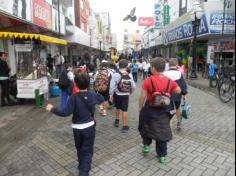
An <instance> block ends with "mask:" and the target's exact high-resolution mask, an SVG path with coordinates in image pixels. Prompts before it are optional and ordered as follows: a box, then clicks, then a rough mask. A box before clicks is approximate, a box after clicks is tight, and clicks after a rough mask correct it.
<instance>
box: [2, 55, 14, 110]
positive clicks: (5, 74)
mask: <svg viewBox="0 0 236 176" xmlns="http://www.w3.org/2000/svg"><path fill="white" fill-rule="evenodd" d="M9 76H10V68H9V66H8V64H7V53H4V52H0V84H1V87H2V88H1V106H2V107H3V106H7V105H10V104H11V103H12V102H11V99H10V96H9ZM6 100H7V102H6Z"/></svg>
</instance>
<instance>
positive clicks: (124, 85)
mask: <svg viewBox="0 0 236 176" xmlns="http://www.w3.org/2000/svg"><path fill="white" fill-rule="evenodd" d="M119 74H120V75H121V80H120V82H119V84H118V90H119V91H120V92H121V93H131V92H132V79H131V78H130V76H129V75H128V74H122V73H121V72H119Z"/></svg>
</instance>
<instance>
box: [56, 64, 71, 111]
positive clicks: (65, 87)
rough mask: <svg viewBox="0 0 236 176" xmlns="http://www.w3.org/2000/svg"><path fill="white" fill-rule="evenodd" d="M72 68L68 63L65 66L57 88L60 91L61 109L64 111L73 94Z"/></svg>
mask: <svg viewBox="0 0 236 176" xmlns="http://www.w3.org/2000/svg"><path fill="white" fill-rule="evenodd" d="M72 71H73V66H72V65H71V64H69V63H66V64H65V68H64V70H63V71H62V73H61V76H60V78H59V83H58V84H59V87H60V89H61V109H64V108H65V106H66V103H67V101H68V98H69V96H70V95H71V94H72V92H73V85H74V74H73V72H72Z"/></svg>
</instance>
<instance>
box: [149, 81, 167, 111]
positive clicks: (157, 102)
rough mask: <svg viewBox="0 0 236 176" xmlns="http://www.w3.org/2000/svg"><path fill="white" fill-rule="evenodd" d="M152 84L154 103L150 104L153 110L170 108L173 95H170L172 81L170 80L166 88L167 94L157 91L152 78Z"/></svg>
mask: <svg viewBox="0 0 236 176" xmlns="http://www.w3.org/2000/svg"><path fill="white" fill-rule="evenodd" d="M150 80H151V84H152V101H151V102H150V106H151V107H153V108H159V109H160V108H166V107H168V106H170V102H171V99H170V97H171V95H170V93H169V88H170V82H171V80H170V79H169V80H168V85H167V87H166V91H165V92H158V91H156V88H155V85H154V83H153V81H152V78H151V77H150Z"/></svg>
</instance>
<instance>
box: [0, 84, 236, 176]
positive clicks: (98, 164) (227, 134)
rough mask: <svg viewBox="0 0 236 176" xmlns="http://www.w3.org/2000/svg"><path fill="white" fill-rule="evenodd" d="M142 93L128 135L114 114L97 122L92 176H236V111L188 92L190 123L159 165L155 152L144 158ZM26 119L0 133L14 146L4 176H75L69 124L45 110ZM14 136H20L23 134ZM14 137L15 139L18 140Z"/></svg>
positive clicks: (1, 169)
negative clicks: (140, 120) (116, 125)
mask: <svg viewBox="0 0 236 176" xmlns="http://www.w3.org/2000/svg"><path fill="white" fill-rule="evenodd" d="M138 92H139V90H137V91H136V93H135V94H134V95H133V96H132V98H131V101H130V102H131V106H130V112H129V115H130V118H129V124H130V126H131V130H130V131H129V133H127V134H123V133H121V129H120V128H119V129H115V128H114V127H113V126H112V124H113V120H114V116H113V112H111V111H110V112H109V115H108V117H100V116H97V122H98V125H97V137H96V145H95V155H94V162H93V169H92V172H91V175H92V176H113V175H114V176H127V175H128V176H162V175H165V176H177V175H178V176H185V175H186V176H187V175H190V176H200V175H202V176H211V175H212V176H213V175H214V176H215V175H216V176H217V175H218V176H234V175H235V107H233V106H229V105H227V104H223V103H221V102H220V101H219V100H218V99H217V98H216V97H214V96H212V95H209V94H207V93H204V92H203V91H201V90H199V89H195V88H190V95H189V97H188V100H189V102H190V103H191V105H192V108H193V113H192V115H191V118H190V119H189V120H187V121H184V124H183V130H182V131H181V132H179V133H178V132H176V131H175V130H174V134H175V135H174V139H173V140H172V141H171V142H170V143H169V155H168V164H167V165H160V164H159V163H158V160H157V158H156V156H155V151H154V146H153V147H152V148H153V151H152V153H151V154H150V155H148V156H143V154H142V153H141V150H142V145H141V139H140V136H139V133H138V131H137V125H138V107H137V104H138V102H137V101H138ZM23 110H24V108H23V109H22V111H23ZM0 113H1V111H0ZM26 114H30V115H29V117H26V116H24V117H23V116H22V119H24V123H26V124H24V123H20V124H19V122H20V119H19V121H17V120H16V121H12V124H11V125H10V126H9V125H6V126H4V127H2V128H0V132H1V133H0V134H2V133H5V136H4V135H0V137H1V140H2V137H5V138H4V140H6V142H7V143H8V144H9V145H8V146H12V145H13V146H14V145H15V146H14V147H10V149H9V150H6V152H5V154H4V155H2V156H1V155H0V156H1V159H0V176H77V175H78V171H77V161H76V152H75V148H74V141H73V136H72V130H71V127H70V123H71V119H70V118H67V119H64V118H58V117H55V116H54V115H51V114H48V113H45V112H44V111H43V110H34V111H32V112H27V113H26ZM0 119H1V118H0ZM29 119H31V121H34V120H35V121H36V122H37V125H33V124H34V123H32V124H31V125H30V124H29V123H27V120H29ZM24 126H26V127H27V128H30V130H29V129H28V131H27V132H25V133H24V136H23V137H22V138H21V140H20V139H19V141H20V142H19V143H17V145H16V144H15V142H14V140H13V141H12V143H11V139H9V140H10V141H8V140H7V135H10V134H9V133H8V131H9V132H10V130H12V129H14V128H16V127H17V128H18V129H22V128H24ZM14 132H17V130H15V131H14ZM11 135H12V134H11ZM15 135H16V136H17V135H18V136H21V133H19V134H15ZM12 137H13V139H14V135H12ZM1 140H0V141H1ZM0 144H1V143H0ZM1 146H2V145H1ZM1 148H2V147H0V151H1Z"/></svg>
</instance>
